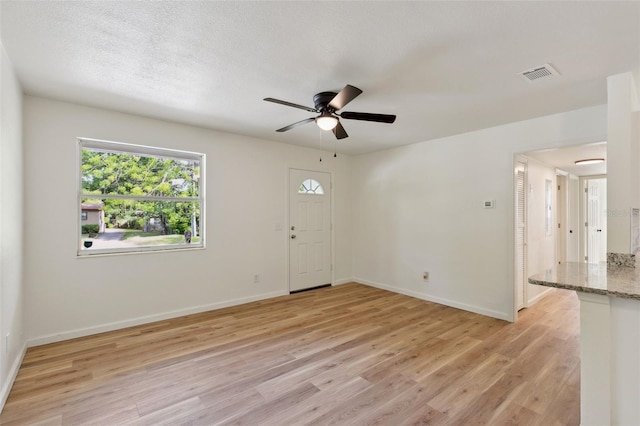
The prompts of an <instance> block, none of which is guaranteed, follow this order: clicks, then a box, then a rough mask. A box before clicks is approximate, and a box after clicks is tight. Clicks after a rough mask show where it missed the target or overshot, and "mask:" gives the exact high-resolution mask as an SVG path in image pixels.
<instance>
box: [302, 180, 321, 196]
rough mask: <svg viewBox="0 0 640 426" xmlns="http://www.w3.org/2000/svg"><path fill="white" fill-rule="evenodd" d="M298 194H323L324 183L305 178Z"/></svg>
mask: <svg viewBox="0 0 640 426" xmlns="http://www.w3.org/2000/svg"><path fill="white" fill-rule="evenodd" d="M298 194H312V195H323V194H324V189H322V185H320V182H318V181H317V180H315V179H305V181H304V182H302V183H301V184H300V187H298Z"/></svg>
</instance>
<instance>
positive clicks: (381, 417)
mask: <svg viewBox="0 0 640 426" xmlns="http://www.w3.org/2000/svg"><path fill="white" fill-rule="evenodd" d="M578 314H579V305H578V300H577V297H575V294H574V293H572V292H565V291H560V290H558V291H555V292H552V293H550V294H549V295H547V296H546V297H545V298H543V299H542V300H541V301H540V302H539V303H538V304H536V305H535V306H533V307H530V308H527V309H524V310H523V311H521V312H520V318H519V320H518V321H517V322H516V323H513V324H512V323H508V322H505V321H500V320H496V319H493V318H488V317H483V316H481V315H476V314H473V313H470V312H465V311H461V310H458V309H454V308H449V307H446V306H443V305H438V304H436V303H432V302H427V301H424V300H420V299H416V298H412V297H408V296H404V295H400V294H396V293H391V292H388V291H385V290H380V289H377V288H373V287H368V286H364V285H359V284H346V285H341V286H337V287H328V288H322V289H317V290H314V291H309V292H303V293H298V294H295V295H290V296H281V297H276V298H273V299H268V300H262V301H258V302H254V303H249V304H245V305H240V306H232V307H227V308H223V309H219V310H216V311H212V312H203V313H199V314H193V315H187V316H184V317H179V318H172V319H168V320H163V321H159V322H156V323H151V324H144V325H140V326H136V327H130V328H127V329H122V330H116V331H112V332H107V333H101V334H97V335H94V336H87V337H83V338H79V339H74V340H70V341H66V342H59V343H55V344H51V345H44V346H40V347H35V348H29V349H28V351H27V354H26V355H25V358H24V362H23V364H22V366H21V368H20V371H19V372H18V375H17V378H16V380H15V383H14V386H13V388H12V390H11V392H10V395H9V398H8V400H7V402H6V404H5V408H4V411H3V412H2V413H1V414H0V424H2V425H38V424H40V425H83V426H84V425H108V426H119V425H146V424H148V425H151V424H153V425H158V424H172V425H190V426H197V425H203V426H210V425H214V424H250V425H269V426H271V425H277V426H281V425H296V426H297V425H301V424H316V425H325V424H358V425H362V424H378V425H394V426H395V425H405V424H406V425H414V424H415V425H418V424H422V425H424V424H435V425H448V424H452V425H460V424H465V425H467V424H487V425H489V424H490V425H501V424H505V425H506V424H537V425H545V426H547V425H555V424H558V425H577V424H579V422H580V419H579V413H580V400H579V394H580V374H579V373H580V368H579V315H578Z"/></svg>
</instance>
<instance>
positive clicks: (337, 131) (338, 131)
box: [333, 121, 349, 139]
mask: <svg viewBox="0 0 640 426" xmlns="http://www.w3.org/2000/svg"><path fill="white" fill-rule="evenodd" d="M333 134H334V135H336V139H344V138H348V137H349V135H348V134H347V131H346V130H345V129H344V127H342V124H341V123H340V122H339V121H338V124H337V125H336V127H334V128H333Z"/></svg>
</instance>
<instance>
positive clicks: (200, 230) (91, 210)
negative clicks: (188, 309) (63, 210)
mask: <svg viewBox="0 0 640 426" xmlns="http://www.w3.org/2000/svg"><path fill="white" fill-rule="evenodd" d="M78 151H79V157H80V158H79V167H80V171H79V185H78V186H79V188H80V189H79V191H78V200H77V203H78V204H77V208H78V211H79V212H80V214H79V215H78V217H79V218H80V220H79V227H78V228H79V238H78V255H79V256H87V255H94V254H107V253H128V252H140V251H152V250H172V249H173V250H175V249H186V248H194V247H195V248H202V247H204V223H203V220H202V218H203V217H204V189H203V182H204V159H205V158H204V154H198V153H193V152H185V151H174V150H168V149H160V148H153V147H146V146H140V145H129V144H123V143H118V142H107V141H99V140H93V139H79V149H78Z"/></svg>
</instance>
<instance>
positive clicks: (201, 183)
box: [76, 137, 206, 257]
mask: <svg viewBox="0 0 640 426" xmlns="http://www.w3.org/2000/svg"><path fill="white" fill-rule="evenodd" d="M84 148H89V149H92V150H104V151H106V152H114V153H123V154H134V155H135V154H138V155H141V156H145V157H159V158H169V159H174V160H186V161H198V162H199V166H200V170H199V177H198V196H197V197H166V196H148V195H142V196H137V195H117V194H99V195H97V194H89V193H84V192H83V189H82V151H83V149H84ZM77 156H78V162H77V164H78V167H77V173H78V176H77V177H78V178H77V185H78V189H77V200H76V211H77V219H76V224H77V232H78V238H77V240H78V244H77V245H78V247H77V250H78V251H77V255H78V257H90V256H96V255H115V254H136V253H145V252H146V253H148V252H164V251H173V250H192V249H204V248H205V234H206V232H205V217H206V214H205V192H206V191H205V182H206V179H205V160H206V155H205V154H202V153H197V152H190V151H180V150H173V149H167V148H157V147H151V146H144V145H134V144H128V143H122V142H112V141H105V140H99V139H90V138H84V137H82V138H78V144H77ZM83 198H101V199H121V200H136V201H170V202H190V201H193V202H197V203H199V205H200V221H199V225H200V227H199V237H200V240H199V241H198V242H195V243H189V244H187V243H182V244H170V245H149V246H137V247H118V248H102V249H91V250H83V249H82V245H83V239H82V231H81V229H82V222H83V221H82V212H81V204H82V199H83ZM194 236H195V235H194Z"/></svg>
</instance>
